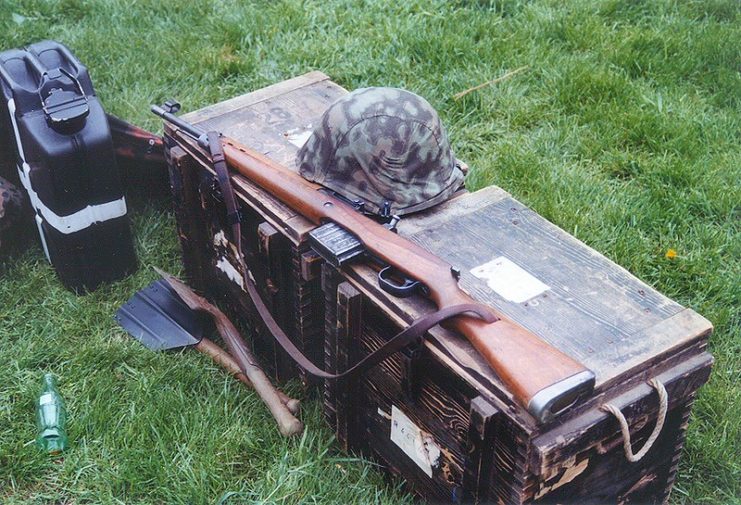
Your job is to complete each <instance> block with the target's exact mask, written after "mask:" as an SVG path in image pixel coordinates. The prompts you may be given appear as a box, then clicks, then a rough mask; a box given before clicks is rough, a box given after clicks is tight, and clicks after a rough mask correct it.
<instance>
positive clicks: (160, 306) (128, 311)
mask: <svg viewBox="0 0 741 505" xmlns="http://www.w3.org/2000/svg"><path fill="white" fill-rule="evenodd" d="M114 317H115V319H116V321H117V322H118V324H120V325H121V327H123V329H124V330H126V331H127V332H128V333H129V334H130V335H131V336H132V337H134V338H135V339H136V340H138V341H139V342H141V343H142V344H143V345H144V346H145V347H146V348H147V349H152V350H154V351H164V350H167V349H178V348H182V347H188V346H191V345H196V344H197V343H198V342H200V341H201V339H202V338H203V334H204V328H205V325H206V318H205V317H204V316H203V315H202V314H200V313H198V312H196V311H193V310H191V309H190V308H189V307H188V306H187V305H185V303H183V301H182V300H181V299H180V297H179V296H178V295H177V293H175V291H173V289H172V288H171V287H170V286H169V285H168V284H167V282H165V281H164V280H162V279H160V280H158V281H155V282H153V283H152V284H150V285H149V286H147V287H146V288H144V289H142V290H140V291H138V292H137V293H136V294H135V295H134V296H132V297H131V298H130V299H129V301H127V302H126V303H125V304H123V305H122V306H121V308H120V309H118V311H117V312H116V315H115V316H114Z"/></svg>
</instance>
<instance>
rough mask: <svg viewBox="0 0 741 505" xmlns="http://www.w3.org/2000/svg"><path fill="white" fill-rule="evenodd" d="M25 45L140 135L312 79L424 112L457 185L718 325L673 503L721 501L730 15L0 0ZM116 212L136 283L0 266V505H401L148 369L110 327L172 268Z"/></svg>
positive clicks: (739, 473)
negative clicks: (41, 434)
mask: <svg viewBox="0 0 741 505" xmlns="http://www.w3.org/2000/svg"><path fill="white" fill-rule="evenodd" d="M14 14H15V16H14ZM19 16H22V17H19ZM41 38H52V39H57V40H60V41H62V42H64V43H66V44H67V45H69V46H70V47H71V48H72V49H73V50H74V52H75V53H76V54H77V56H78V57H79V58H80V59H81V60H82V61H83V62H85V63H86V64H87V65H88V67H89V68H90V71H91V74H92V76H93V80H94V83H95V85H96V87H97V90H98V93H99V95H100V96H101V98H102V100H103V102H104V104H105V105H106V107H107V108H108V109H109V110H110V111H111V112H114V113H116V114H118V115H120V116H122V117H125V118H128V119H130V120H132V121H134V122H136V123H138V124H140V125H142V126H145V127H148V128H150V129H154V130H159V129H160V125H159V124H158V121H157V120H156V119H155V118H153V117H152V116H151V115H149V114H148V112H147V110H148V105H149V104H150V103H154V102H159V101H161V100H163V99H164V98H168V97H171V96H175V97H178V98H179V99H180V100H181V101H182V102H183V103H184V104H185V107H186V109H189V110H192V109H195V108H199V107H201V106H204V105H206V104H210V103H213V102H216V101H219V100H223V99H226V98H229V97H232V96H234V95H237V94H241V93H244V92H246V91H249V90H252V89H256V88H260V87H262V86H265V85H268V84H271V83H274V82H276V81H280V80H283V79H286V78H289V77H292V76H295V75H298V74H301V73H303V72H306V71H309V70H312V69H320V70H323V71H324V72H325V73H327V74H329V75H330V76H331V77H332V78H333V79H334V80H335V81H337V82H338V83H340V84H342V85H343V86H345V87H347V88H350V89H352V88H356V87H360V86H367V85H388V86H400V87H405V88H408V89H410V90H413V91H416V92H418V93H420V94H422V95H423V96H425V97H427V98H428V99H429V100H430V101H431V102H432V104H433V105H435V106H436V107H437V108H438V110H439V111H440V113H441V115H442V117H443V119H444V121H445V123H446V125H448V129H449V131H450V134H451V137H452V141H453V144H454V148H455V150H456V152H457V154H458V155H459V157H461V158H462V159H465V160H466V161H468V162H469V164H470V165H471V166H472V167H473V171H472V174H471V175H470V178H469V185H470V186H471V187H472V188H480V187H483V186H486V185H489V184H497V185H499V186H501V187H503V188H505V189H506V190H508V191H509V192H511V193H512V194H513V195H514V196H515V197H517V198H518V199H520V200H521V201H523V202H524V203H526V204H527V205H529V206H530V207H532V208H533V209H535V210H536V211H538V212H539V213H541V214H542V215H544V216H545V217H547V218H548V219H550V220H551V221H553V222H555V223H556V224H558V225H559V226H561V227H563V228H565V229H566V230H568V231H569V232H571V233H572V234H574V235H575V236H577V237H578V238H579V239H581V240H583V241H584V242H586V243H587V244H589V245H590V246H592V247H594V248H595V249H597V250H598V251H600V252H602V253H603V254H605V255H606V256H608V257H609V258H611V259H612V260H614V261H616V262H617V263H619V264H621V265H623V266H624V267H626V268H628V269H629V270H630V271H631V272H633V273H634V274H636V275H637V276H638V277H640V278H642V279H644V280H645V281H647V282H649V283H650V284H652V285H654V286H655V287H656V288H657V289H659V290H660V291H662V292H664V293H665V294H667V295H668V296H670V297H672V298H674V299H676V300H678V301H679V302H680V303H682V304H684V305H687V306H689V307H692V308H693V309H695V310H697V311H698V312H700V313H701V314H703V315H705V316H706V317H708V318H709V319H710V320H711V321H712V322H713V323H714V324H715V327H716V330H715V333H714V334H713V336H712V337H711V342H710V347H711V351H712V352H713V354H714V356H715V358H716V364H715V367H714V369H713V374H712V376H711V380H710V382H709V383H708V384H707V385H706V386H705V387H704V388H703V389H702V390H701V392H700V394H699V396H698V400H697V403H696V406H695V410H694V414H693V417H692V422H691V423H690V428H689V435H688V440H687V444H686V449H685V451H684V455H683V458H682V462H681V466H680V473H679V478H678V481H677V484H676V486H675V489H674V493H673V498H672V500H673V502H675V503H731V502H735V503H741V398H740V397H741V395H740V394H739V391H740V388H739V386H740V385H741V384H740V383H741V334H740V332H739V327H740V326H741V314H740V311H739V306H740V305H741V292H740V291H741V288H740V283H739V280H740V279H741V269H740V268H739V258H740V257H741V237H740V235H741V234H740V233H739V218H740V217H741V212H740V211H739V202H740V201H741V191H740V186H741V183H740V182H739V181H741V170H739V167H740V166H741V149H739V139H740V138H741V112H740V111H741V77H740V76H739V71H741V49H740V48H741V4H739V2H737V1H736V0H727V1H721V0H709V1H699V0H697V1H689V0H688V1H681V2H680V1H677V2H672V1H665V0H657V1H648V0H647V1H639V0H632V1H617V0H607V1H599V2H588V1H579V2H570V3H565V4H564V3H562V2H558V1H555V0H553V1H532V2H527V1H514V0H499V1H484V0H480V1H478V2H477V1H463V0H458V1H455V2H441V1H438V2H429V1H425V2H422V1H414V2H375V1H359V0H358V1H346V2H342V1H329V2H319V1H306V2H297V1H282V2H242V1H239V2H238V1H230V0H222V1H218V2H215V3H213V4H212V3H210V2H205V1H199V2H182V3H175V2H172V4H171V5H167V6H165V5H160V3H159V2H154V1H136V0H130V1H124V0H119V1H109V2H103V1H76V0H54V1H51V0H49V1H45V2H30V1H29V2H22V1H15V0H3V2H2V3H0V48H3V49H5V48H11V47H18V46H21V45H23V44H26V43H30V42H33V41H36V40H38V39H41ZM523 65H529V70H528V71H527V72H524V73H521V74H519V75H517V76H515V77H513V78H511V79H509V80H506V81H504V82H501V83H499V84H496V85H494V86H491V87H488V88H484V89H481V90H480V91H477V92H474V93H471V94H469V95H467V96H466V97H465V98H463V99H461V100H459V101H456V100H453V99H452V95H454V94H455V93H456V92H458V91H461V90H463V89H466V88H469V87H471V86H474V85H476V84H479V83H481V82H484V81H487V80H490V79H492V78H494V77H497V76H499V75H501V74H503V73H505V72H506V71H508V70H511V69H514V68H517V67H520V66H523ZM136 207H137V208H136V211H135V214H134V230H135V233H136V238H137V251H138V253H139V257H140V260H141V264H142V268H141V269H140V270H139V271H138V273H136V274H135V275H133V276H132V277H130V278H128V279H126V280H124V281H122V282H119V283H116V284H114V285H112V286H108V287H105V288H103V289H101V290H99V291H97V292H95V293H93V294H91V295H88V296H85V297H75V296H73V295H71V294H70V293H68V292H66V291H65V290H64V289H63V288H62V287H61V286H60V284H59V283H58V282H57V281H56V280H55V277H54V273H53V271H52V270H51V268H50V267H49V266H48V265H47V264H46V262H45V260H44V259H43V256H42V253H41V251H40V248H39V247H35V248H32V249H30V250H28V251H26V252H24V253H21V254H17V255H15V256H13V257H12V258H10V259H8V260H6V262H5V263H4V264H3V265H2V266H1V267H0V502H2V503H11V504H14V503H100V502H103V503H163V502H168V503H216V502H217V501H218V500H219V499H220V498H221V497H224V498H226V502H227V503H236V502H251V501H254V502H261V501H270V502H276V503H297V502H321V503H334V502H345V503H349V502H380V503H398V502H400V501H406V502H411V500H410V498H409V497H405V496H404V495H402V494H401V493H400V492H399V491H398V489H395V487H394V486H395V483H394V482H392V483H388V482H387V481H385V480H384V479H383V477H381V475H380V473H379V472H377V470H376V469H375V468H374V467H373V465H372V464H370V463H368V462H364V461H361V460H357V459H353V458H349V457H347V456H346V455H343V454H341V453H339V452H338V451H337V450H336V449H335V448H334V445H333V442H332V438H331V433H330V432H329V430H328V429H327V428H325V427H324V426H323V421H322V419H321V414H320V407H319V405H318V403H317V402H307V404H306V412H305V413H304V415H303V418H304V420H305V422H306V425H307V430H306V435H305V436H304V437H303V438H302V439H301V440H284V439H282V438H281V437H280V436H279V435H278V434H277V431H276V429H275V426H274V424H273V423H272V421H271V419H270V417H269V415H268V414H267V412H266V410H265V409H264V408H263V406H262V405H261V404H260V402H259V400H258V399H257V398H256V396H255V395H254V394H252V393H251V392H249V391H247V390H246V389H245V388H244V387H242V386H241V385H239V384H237V383H235V382H234V381H233V380H231V379H230V378H228V377H227V376H226V375H225V374H224V373H222V372H221V371H220V370H218V369H216V368H215V367H214V366H212V365H210V364H208V363H207V362H206V361H205V359H204V358H202V357H201V356H200V355H198V354H197V353H195V352H183V353H181V354H178V355H172V354H155V353H151V352H149V351H146V350H145V349H143V348H142V347H141V346H139V344H137V343H135V342H133V341H132V340H131V339H130V338H129V337H128V336H126V335H125V334H124V333H123V331H122V330H120V329H119V328H118V327H117V326H116V325H115V323H114V321H113V319H112V314H113V312H114V310H115V309H116V308H117V307H118V306H119V305H120V304H121V303H122V302H123V301H125V300H126V298H127V297H128V296H130V294H131V293H133V292H134V291H135V290H137V289H139V288H141V287H143V286H145V285H146V284H147V283H148V282H149V281H151V280H153V279H154V278H155V273H154V272H153V271H152V269H151V268H150V267H151V266H153V265H157V266H160V267H163V268H165V269H167V270H170V271H172V272H175V273H179V272H180V271H181V266H180V260H179V246H178V243H177V239H176V236H175V233H174V218H173V216H172V214H171V212H170V211H169V209H168V207H167V204H166V203H151V204H146V205H145V204H140V205H138V206H136ZM670 248H671V249H675V250H676V251H677V254H678V256H677V258H676V259H674V260H669V259H667V258H665V253H666V251H667V250H668V249H670ZM42 370H44V371H52V372H54V373H55V374H57V375H58V377H59V378H60V388H61V391H62V393H63V395H64V397H65V398H66V399H67V403H68V408H69V413H70V419H69V431H70V438H71V440H72V450H70V451H69V452H68V453H67V454H66V455H65V457H64V458H63V459H61V460H50V459H49V458H47V457H45V456H43V455H41V454H39V452H38V451H37V450H36V448H35V447H34V445H33V444H32V443H31V441H32V440H33V438H34V418H33V415H34V412H33V401H34V397H35V394H36V391H37V388H38V387H39V384H40V377H41V372H42ZM289 389H290V387H289ZM293 393H294V394H296V393H298V391H296V390H293ZM231 492H236V493H239V494H237V495H233V494H229V493H231Z"/></svg>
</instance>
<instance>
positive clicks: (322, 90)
mask: <svg viewBox="0 0 741 505" xmlns="http://www.w3.org/2000/svg"><path fill="white" fill-rule="evenodd" d="M345 93H346V91H345V90H344V89H343V88H341V87H340V86H338V85H337V84H335V83H333V82H331V81H330V80H329V78H328V77H327V76H326V75H324V74H322V73H321V72H311V73H308V74H305V75H302V76H300V77H297V78H294V79H290V80H287V81H283V82H281V83H278V84H275V85H273V86H268V87H266V88H263V89H260V90H258V91H254V92H252V93H248V94H245V95H242V96H239V97H236V98H234V99H231V100H227V101H225V102H221V103H218V104H215V105H212V106H209V107H206V108H204V109H201V110H198V111H195V112H191V113H189V114H185V115H184V116H183V118H184V119H185V120H187V121H190V122H192V123H194V124H196V125H197V126H199V127H201V128H203V129H206V130H216V131H220V132H222V133H223V134H225V135H228V136H230V137H232V138H235V139H237V140H238V141H240V142H242V143H243V144H245V145H247V146H249V147H251V148H253V149H256V150H258V151H260V152H262V153H264V154H266V155H268V156H269V157H271V158H272V159H274V160H275V161H278V162H280V163H282V164H283V165H285V166H287V167H289V168H292V169H295V161H294V157H295V153H296V151H297V150H298V146H299V145H301V142H303V141H305V139H306V138H307V136H308V133H309V132H310V131H311V129H312V125H313V124H316V122H317V121H318V119H319V118H320V117H321V115H322V113H323V112H324V110H326V108H327V107H328V106H329V104H331V103H332V102H334V101H335V100H336V99H337V98H339V97H340V96H342V95H343V94H345ZM165 139H166V145H167V151H168V155H167V157H168V160H169V166H170V175H171V177H170V178H171V186H172V189H173V198H174V202H175V213H176V218H177V223H178V233H179V236H180V241H181V245H182V251H183V262H184V264H185V270H186V276H187V278H188V280H189V282H190V283H191V285H193V286H194V287H195V288H196V289H198V290H200V291H202V292H204V293H206V294H207V295H208V296H209V297H211V298H212V299H215V300H217V301H219V303H220V304H221V305H222V306H223V307H225V308H226V309H227V311H228V312H229V313H230V315H231V316H232V317H233V318H235V319H237V320H238V321H239V322H240V323H242V325H244V326H246V327H248V328H249V329H250V334H251V335H253V336H254V338H253V345H254V347H255V351H256V353H257V355H258V356H259V357H260V358H261V359H262V360H263V361H264V363H265V365H266V366H267V367H268V369H269V370H270V371H271V372H272V373H273V375H274V376H275V377H276V378H277V379H279V380H285V379H288V378H291V377H294V376H296V375H297V372H299V371H298V370H297V369H296V367H295V365H294V364H293V363H292V361H291V360H290V358H289V357H288V356H287V355H286V354H285V353H284V352H283V351H282V350H281V349H279V348H278V347H277V345H276V344H275V343H274V342H273V341H272V337H271V336H270V334H269V333H267V331H266V330H265V329H264V328H263V327H262V325H261V324H260V322H259V318H258V316H257V314H256V312H255V311H254V307H253V306H252V305H251V303H250V301H249V298H248V296H247V294H246V293H245V292H244V291H243V290H242V288H241V280H240V274H239V272H238V268H239V267H238V262H237V261H236V256H235V244H233V243H232V241H231V233H230V228H229V226H228V225H227V224H226V220H225V219H226V218H225V214H226V211H225V208H224V205H223V201H222V200H221V195H220V191H219V190H218V186H217V185H216V184H215V182H214V178H213V174H214V172H213V169H212V167H211V165H210V163H209V157H208V156H207V155H206V153H205V152H204V151H203V150H202V149H201V148H200V147H199V146H198V145H196V144H195V143H194V142H193V141H192V140H191V139H189V138H188V137H186V136H183V135H182V134H180V133H178V132H176V131H173V130H172V129H171V128H169V127H166V130H165ZM233 180H234V181H235V190H236V193H237V198H238V200H239V203H240V206H241V211H242V214H243V218H244V221H243V224H242V227H243V243H242V247H243V249H244V251H245V255H246V260H247V264H248V265H249V268H250V270H251V272H252V274H253V276H254V277H255V280H256V281H257V285H258V287H259V288H260V290H261V294H262V296H263V299H264V300H265V301H266V303H267V304H268V306H269V307H270V309H271V311H272V313H273V314H274V316H275V318H276V320H277V321H278V323H279V324H280V325H281V327H282V328H283V330H284V331H285V332H286V333H287V334H288V335H289V336H290V337H291V338H292V339H293V340H294V343H296V344H297V345H298V347H299V348H300V349H302V350H303V351H304V352H305V353H306V354H307V355H308V356H309V357H310V358H312V359H314V360H315V361H317V362H321V359H322V358H321V353H322V347H323V342H324V336H323V332H324V295H323V294H322V292H321V283H320V265H319V262H318V259H319V258H318V256H317V255H316V254H314V253H313V252H312V251H311V250H310V249H309V246H308V243H307V241H306V237H307V233H308V232H309V231H310V230H311V229H312V228H313V226H311V224H310V223H309V222H308V221H307V220H306V219H304V218H303V217H301V216H298V215H296V213H295V212H293V211H291V210H290V209H289V208H287V207H286V206H285V205H283V204H281V203H280V202H278V201H277V200H275V199H274V198H272V197H271V196H270V195H268V194H266V193H265V192H263V191H262V190H260V189H259V188H257V187H256V186H255V185H253V184H251V183H250V182H249V181H247V180H246V179H244V178H242V177H240V176H235V177H234V178H233ZM300 375H301V378H302V379H303V381H304V382H305V383H306V384H309V383H311V382H312V379H311V377H307V376H306V375H304V374H300Z"/></svg>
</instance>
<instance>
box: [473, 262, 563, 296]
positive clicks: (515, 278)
mask: <svg viewBox="0 0 741 505" xmlns="http://www.w3.org/2000/svg"><path fill="white" fill-rule="evenodd" d="M471 273H472V274H473V275H474V276H476V277H478V278H479V279H483V280H485V281H486V284H488V285H489V287H490V288H491V289H493V290H494V291H495V292H496V293H497V294H498V295H499V296H501V297H502V298H504V299H505V300H508V301H510V302H515V303H522V302H526V301H528V300H530V299H531V298H534V297H536V296H538V295H539V294H541V293H543V292H545V291H547V290H549V289H550V287H548V286H547V285H545V284H543V283H542V282H540V281H539V280H538V279H536V278H535V277H533V276H532V275H531V274H529V273H528V272H526V271H525V270H523V269H522V268H521V267H519V266H518V265H516V264H515V263H513V262H512V261H511V260H509V259H507V258H505V257H504V256H499V257H498V258H494V259H493V260H491V261H489V262H488V263H484V264H483V265H479V266H477V267H475V268H473V269H471Z"/></svg>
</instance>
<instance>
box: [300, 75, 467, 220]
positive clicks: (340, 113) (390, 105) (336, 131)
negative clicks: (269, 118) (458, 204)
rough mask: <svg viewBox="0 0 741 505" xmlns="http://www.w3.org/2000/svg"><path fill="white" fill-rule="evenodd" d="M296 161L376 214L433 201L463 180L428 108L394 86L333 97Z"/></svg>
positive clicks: (312, 175) (307, 175)
mask: <svg viewBox="0 0 741 505" xmlns="http://www.w3.org/2000/svg"><path fill="white" fill-rule="evenodd" d="M297 165H298V167H299V173H300V174H301V175H302V176H303V177H304V178H306V179H308V180H310V181H313V182H316V183H318V184H321V185H323V186H325V187H327V188H329V189H331V190H333V191H336V192H337V193H338V194H340V195H341V196H344V197H345V198H348V199H350V200H353V201H356V200H360V201H362V202H364V204H365V205H364V208H365V210H367V211H370V212H373V213H380V214H382V215H390V214H398V215H402V214H408V213H410V212H415V211H418V210H422V209H425V208H428V207H432V206H433V205H436V204H438V203H441V202H443V201H445V200H446V199H447V198H449V197H450V196H451V195H452V194H453V193H454V192H455V191H456V190H458V189H459V188H460V187H461V186H462V185H463V178H464V174H463V172H462V171H461V169H460V167H459V166H458V163H457V161H456V159H455V157H454V155H453V152H452V150H451V148H450V142H449V140H448V135H447V133H446V132H445V128H444V127H443V125H442V123H441V122H440V118H439V117H438V115H437V112H436V111H435V109H434V108H433V107H432V106H431V105H430V104H429V103H428V102H427V100H425V99H424V98H422V97H420V96H418V95H416V94H414V93H411V92H409V91H405V90H402V89H396V88H362V89H358V90H356V91H353V92H352V93H348V94H347V95H345V96H344V97H342V98H340V99H339V100H337V101H336V102H335V103H333V104H332V105H331V106H330V107H329V109H327V111H326V112H325V113H324V115H323V116H322V119H321V122H320V124H319V125H317V126H316V127H315V129H314V131H313V133H312V134H311V136H310V137H309V139H308V141H307V142H306V144H304V145H303V147H301V149H299V152H298V155H297Z"/></svg>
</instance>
